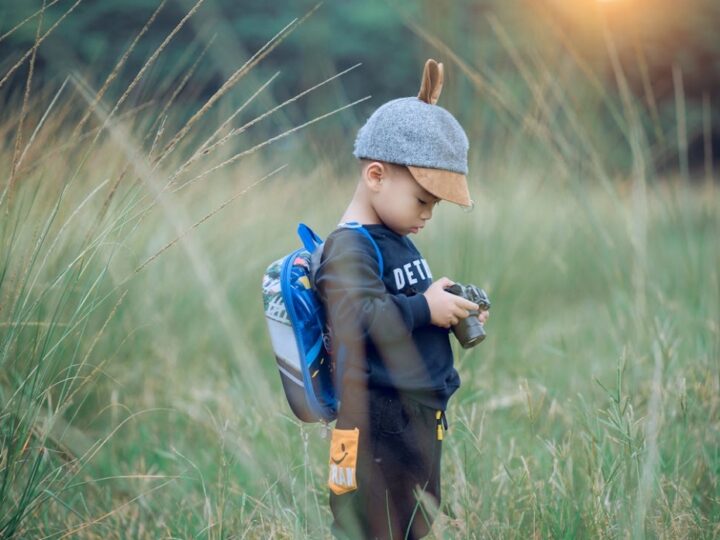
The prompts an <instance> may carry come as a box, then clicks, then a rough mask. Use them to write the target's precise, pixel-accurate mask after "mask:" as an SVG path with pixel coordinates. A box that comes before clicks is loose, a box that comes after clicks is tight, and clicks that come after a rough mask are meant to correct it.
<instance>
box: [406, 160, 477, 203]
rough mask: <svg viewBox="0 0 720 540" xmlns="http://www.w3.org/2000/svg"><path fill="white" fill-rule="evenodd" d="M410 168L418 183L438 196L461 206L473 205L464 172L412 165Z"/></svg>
mask: <svg viewBox="0 0 720 540" xmlns="http://www.w3.org/2000/svg"><path fill="white" fill-rule="evenodd" d="M408 170H409V171H410V174H412V175H413V178H415V180H416V181H417V183H418V184H420V185H421V186H422V187H424V188H425V189H426V190H428V191H429V192H430V193H432V194H433V195H435V196H436V197H438V198H440V199H443V200H445V201H450V202H452V203H455V204H459V205H461V206H472V200H471V199H470V191H469V190H468V185H467V178H465V175H464V174H460V173H456V172H452V171H446V170H443V169H430V168H426V167H413V166H410V165H408Z"/></svg>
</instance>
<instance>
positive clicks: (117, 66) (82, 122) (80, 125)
mask: <svg viewBox="0 0 720 540" xmlns="http://www.w3.org/2000/svg"><path fill="white" fill-rule="evenodd" d="M166 2H167V0H162V2H160V5H159V6H158V7H157V9H156V10H155V11H154V12H153V14H152V15H151V16H150V18H149V19H148V21H147V22H146V23H145V26H143V27H142V29H141V30H140V32H139V33H138V35H137V36H135V39H133V41H132V43H131V44H130V46H129V47H128V49H127V50H126V51H125V54H123V55H122V57H121V58H120V60H119V61H118V62H117V64H115V67H114V68H113V70H112V71H111V72H110V75H108V76H107V79H105V82H104V83H103V85H102V86H101V87H100V90H98V93H97V95H96V96H95V99H94V100H93V102H92V103H91V104H90V107H88V108H87V110H86V111H85V114H84V115H83V117H82V118H81V119H80V122H78V124H77V126H75V129H74V130H73V133H72V135H71V137H70V138H71V139H74V138H75V136H77V135H78V133H80V131H82V128H83V127H84V126H85V123H86V122H87V121H88V119H89V118H90V116H91V115H92V113H93V110H94V109H95V107H97V104H98V103H99V102H100V100H101V99H102V98H103V96H104V95H105V92H107V89H108V88H109V87H110V84H111V83H112V82H113V81H114V80H115V79H116V78H117V76H118V73H119V72H120V70H121V69H122V67H123V66H124V65H125V62H127V59H128V58H129V57H130V53H131V52H132V51H133V50H134V49H135V46H136V45H137V44H138V42H139V41H140V38H142V37H143V36H144V35H145V33H146V32H147V31H148V29H149V28H150V25H151V24H152V23H153V22H154V21H155V18H156V17H157V15H158V13H160V10H162V8H163V7H164V6H165V3H166Z"/></svg>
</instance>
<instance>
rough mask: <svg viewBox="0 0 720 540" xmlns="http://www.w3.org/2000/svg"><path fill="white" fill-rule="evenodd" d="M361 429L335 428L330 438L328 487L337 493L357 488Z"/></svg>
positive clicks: (340, 493)
mask: <svg viewBox="0 0 720 540" xmlns="http://www.w3.org/2000/svg"><path fill="white" fill-rule="evenodd" d="M359 439H360V429H359V428H354V429H338V428H335V429H333V432H332V439H331V440H330V474H329V476H328V487H330V489H331V490H332V492H333V493H335V494H336V495H342V494H343V493H347V492H348V491H353V490H354V489H357V478H356V477H355V469H356V466H357V450H358V441H359Z"/></svg>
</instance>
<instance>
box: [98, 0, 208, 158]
mask: <svg viewBox="0 0 720 540" xmlns="http://www.w3.org/2000/svg"><path fill="white" fill-rule="evenodd" d="M203 2H205V0H198V1H197V2H196V3H195V5H194V6H193V7H192V9H190V11H188V12H187V13H186V14H185V16H184V17H183V18H182V19H181V20H180V22H179V23H178V24H177V25H176V26H175V28H173V29H172V31H171V32H170V33H169V34H168V35H167V37H166V38H165V39H164V40H163V42H162V43H161V44H160V45H159V46H158V48H157V49H155V52H153V54H152V55H151V56H150V58H148V59H147V62H145V64H144V65H143V67H141V68H140V71H138V73H137V75H135V78H134V79H133V80H132V82H131V83H130V85H129V86H128V87H127V89H126V90H125V92H124V93H123V95H122V96H120V99H119V100H118V102H117V103H116V104H115V106H114V107H113V108H112V110H111V111H110V112H109V113H108V114H107V115H105V119H104V121H103V128H105V126H107V125H108V123H109V122H110V119H111V118H112V117H113V115H114V114H115V112H116V111H117V110H118V109H119V108H120V107H121V106H122V104H123V103H125V100H126V99H127V98H128V96H129V95H130V93H131V92H132V91H133V89H134V88H135V87H136V86H137V84H138V83H139V82H140V79H142V77H143V75H145V72H146V71H147V70H148V69H150V66H152V65H153V64H154V63H155V60H157V58H158V56H160V53H161V52H162V51H163V50H164V49H165V47H167V45H168V43H170V41H171V40H172V39H173V38H174V37H175V35H176V34H177V33H178V32H179V31H180V29H181V28H182V27H183V26H185V23H186V22H187V21H188V19H189V18H190V17H192V16H193V15H194V14H195V12H197V10H198V9H200V6H201V5H202V4H203ZM95 106H96V107H97V104H96V105H95ZM101 131H102V130H101ZM100 133H101V132H98V134H97V135H96V136H95V139H94V140H93V142H92V143H91V144H90V147H91V148H92V146H93V145H94V143H95V142H96V141H97V139H98V138H99V137H100Z"/></svg>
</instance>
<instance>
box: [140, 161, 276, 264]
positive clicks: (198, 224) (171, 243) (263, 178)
mask: <svg viewBox="0 0 720 540" xmlns="http://www.w3.org/2000/svg"><path fill="white" fill-rule="evenodd" d="M285 167H287V164H285V165H282V166H281V167H278V168H277V169H275V170H274V171H272V172H270V173H268V174H266V175H265V176H263V177H262V178H260V180H256V181H255V182H253V183H252V184H250V185H249V186H248V187H246V188H245V189H243V190H242V191H240V192H239V193H236V194H235V195H233V196H232V197H230V198H229V199H228V200H227V201H225V202H224V203H222V204H221V205H220V206H218V207H217V208H216V209H215V210H213V211H212V212H210V213H209V214H207V215H206V216H205V217H204V218H202V219H201V220H200V221H198V222H197V223H195V224H194V225H192V227H190V228H189V229H187V230H186V231H185V232H183V233H182V234H181V235H180V236H177V237H176V238H175V239H174V240H172V241H170V242H169V243H168V244H166V245H165V246H164V247H163V248H161V249H160V250H159V251H158V252H157V253H155V254H154V255H153V256H151V257H149V258H148V259H147V260H146V261H145V262H143V263H142V264H141V265H140V266H138V267H137V268H136V269H135V272H134V273H135V274H137V273H138V272H140V271H141V270H142V269H143V268H145V266H147V265H148V264H150V263H151V262H152V261H154V260H155V259H157V258H158V257H159V256H160V255H161V254H162V253H163V252H165V251H166V250H168V249H169V248H171V247H172V246H173V245H175V244H176V243H177V242H178V241H179V240H180V239H182V238H183V237H185V236H186V235H187V234H188V233H189V232H191V231H192V230H193V229H196V228H197V227H199V226H200V224H202V223H203V222H205V221H207V220H208V219H210V218H211V217H212V216H214V215H215V214H217V213H218V212H219V211H220V210H222V209H223V208H225V207H226V206H227V205H228V204H230V203H231V202H233V201H234V200H235V199H237V198H238V197H240V196H242V195H244V194H245V193H247V192H248V191H250V190H251V189H252V188H254V187H255V186H257V185H258V184H260V183H261V182H264V181H265V180H267V179H268V178H270V177H271V176H274V175H275V174H277V173H279V172H280V171H282V170H283V169H284V168H285Z"/></svg>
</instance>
